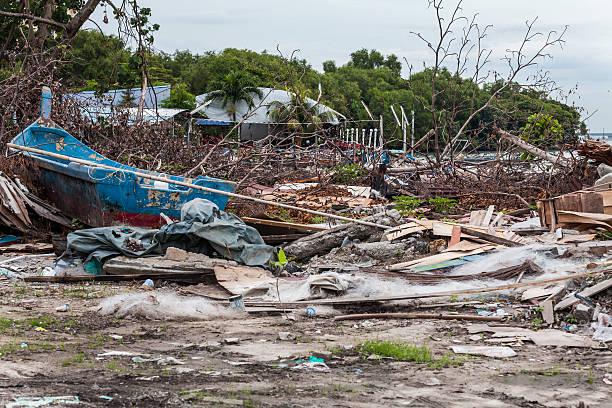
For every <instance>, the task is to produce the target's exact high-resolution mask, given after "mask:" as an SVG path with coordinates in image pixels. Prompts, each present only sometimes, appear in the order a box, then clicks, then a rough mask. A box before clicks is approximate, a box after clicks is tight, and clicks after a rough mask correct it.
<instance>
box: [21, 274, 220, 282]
mask: <svg viewBox="0 0 612 408" xmlns="http://www.w3.org/2000/svg"><path fill="white" fill-rule="evenodd" d="M210 278H211V273H210V272H208V271H201V272H180V273H170V272H164V273H134V274H129V275H66V276H26V277H24V278H23V281H24V282H49V283H67V282H89V281H95V282H123V281H143V280H146V279H153V280H157V279H161V280H166V281H173V282H190V283H193V282H205V281H210V280H211V279H210Z"/></svg>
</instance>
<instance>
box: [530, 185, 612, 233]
mask: <svg viewBox="0 0 612 408" xmlns="http://www.w3.org/2000/svg"><path fill="white" fill-rule="evenodd" d="M537 206H538V213H539V215H540V221H541V224H542V226H544V227H548V228H550V229H556V228H559V227H564V228H570V227H573V228H575V229H579V230H584V229H588V228H596V227H602V228H604V229H606V230H608V231H612V188H610V186H607V187H605V188H602V189H600V190H580V191H575V192H573V193H569V194H564V195H561V196H558V197H553V198H550V199H546V200H540V201H538V203H537Z"/></svg>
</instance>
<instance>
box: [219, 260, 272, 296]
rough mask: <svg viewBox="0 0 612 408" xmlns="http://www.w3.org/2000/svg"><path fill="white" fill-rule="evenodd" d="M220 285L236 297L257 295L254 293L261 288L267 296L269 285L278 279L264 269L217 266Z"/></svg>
mask: <svg viewBox="0 0 612 408" xmlns="http://www.w3.org/2000/svg"><path fill="white" fill-rule="evenodd" d="M214 271H215V277H216V278H217V282H219V285H221V286H223V287H224V288H225V289H226V290H228V291H229V292H230V293H232V294H234V295H245V294H246V293H247V292H248V293H249V294H250V295H255V293H254V292H253V291H257V288H258V287H259V288H261V290H260V291H262V292H263V294H265V293H266V292H267V291H268V284H270V283H275V282H276V278H275V277H274V276H272V274H271V273H270V272H269V271H266V270H265V269H263V268H257V267H251V266H241V265H217V266H215V267H214Z"/></svg>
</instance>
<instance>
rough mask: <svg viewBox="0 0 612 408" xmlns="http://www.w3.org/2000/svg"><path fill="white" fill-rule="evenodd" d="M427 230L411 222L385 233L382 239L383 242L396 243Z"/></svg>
mask: <svg viewBox="0 0 612 408" xmlns="http://www.w3.org/2000/svg"><path fill="white" fill-rule="evenodd" d="M425 230H426V228H425V227H423V226H422V225H419V224H417V223H416V222H409V223H406V224H402V225H399V226H397V227H394V228H391V229H389V230H387V231H385V233H384V234H383V236H382V238H381V241H394V240H396V239H398V238H401V237H404V236H406V235H410V234H414V233H415V232H421V231H425Z"/></svg>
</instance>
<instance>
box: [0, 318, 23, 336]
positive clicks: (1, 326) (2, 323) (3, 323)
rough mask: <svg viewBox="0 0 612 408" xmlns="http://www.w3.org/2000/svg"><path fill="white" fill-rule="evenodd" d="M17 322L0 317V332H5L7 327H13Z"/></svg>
mask: <svg viewBox="0 0 612 408" xmlns="http://www.w3.org/2000/svg"><path fill="white" fill-rule="evenodd" d="M18 324H19V321H17V320H13V319H8V318H6V317H0V334H4V333H6V332H7V331H8V330H9V329H13V328H15V326H17V325H18Z"/></svg>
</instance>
